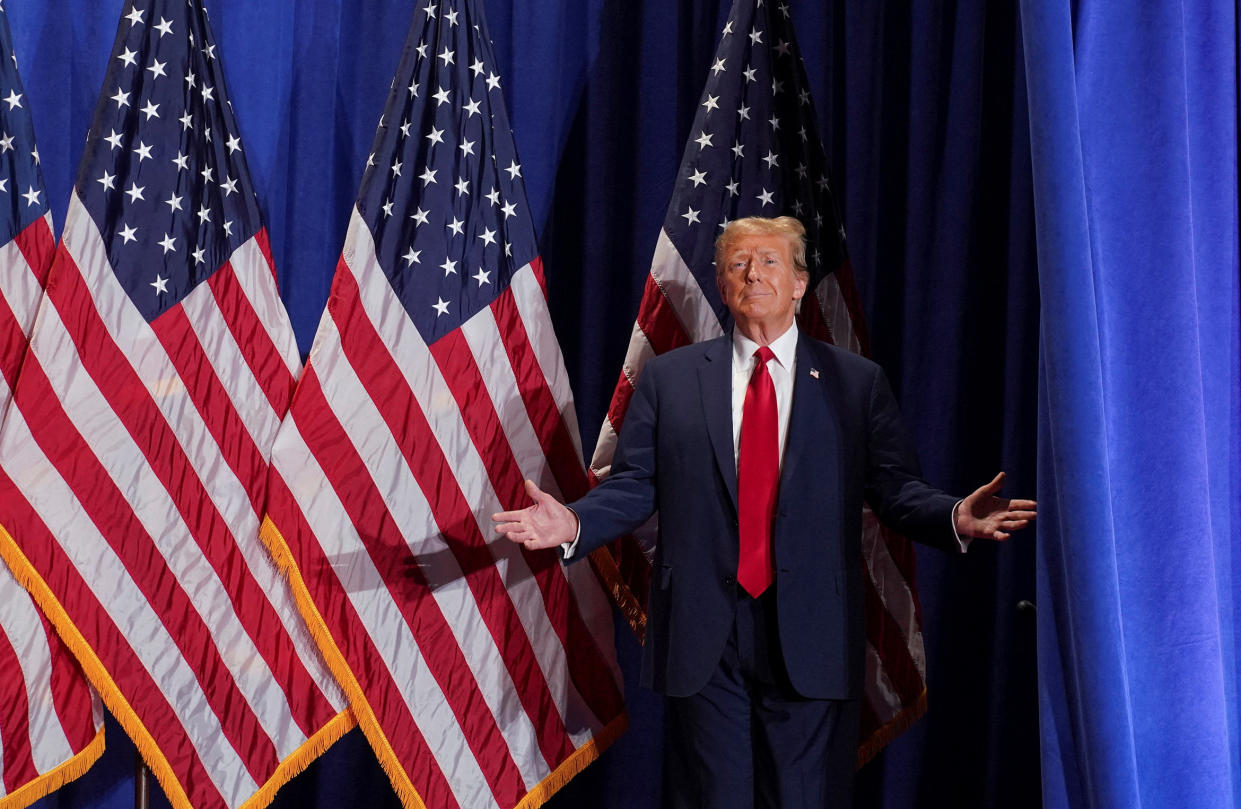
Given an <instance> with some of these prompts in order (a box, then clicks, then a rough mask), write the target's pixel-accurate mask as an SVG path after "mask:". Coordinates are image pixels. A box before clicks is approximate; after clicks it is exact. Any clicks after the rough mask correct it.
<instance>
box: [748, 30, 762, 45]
mask: <svg viewBox="0 0 1241 809" xmlns="http://www.w3.org/2000/svg"><path fill="white" fill-rule="evenodd" d="M762 41H763V32H762V31H760V30H758V28H751V29H750V44H751V45H758V44H761V43H762Z"/></svg>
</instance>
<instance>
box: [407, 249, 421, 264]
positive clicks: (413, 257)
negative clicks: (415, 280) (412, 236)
mask: <svg viewBox="0 0 1241 809" xmlns="http://www.w3.org/2000/svg"><path fill="white" fill-rule="evenodd" d="M421 255H422V251H421V250H415V249H414V248H412V247H411V248H409V252H408V253H406V254H405V256H404V258H405V266H406V267H412V266H414V265H415V264H421V263H422V260H421V258H420V256H421Z"/></svg>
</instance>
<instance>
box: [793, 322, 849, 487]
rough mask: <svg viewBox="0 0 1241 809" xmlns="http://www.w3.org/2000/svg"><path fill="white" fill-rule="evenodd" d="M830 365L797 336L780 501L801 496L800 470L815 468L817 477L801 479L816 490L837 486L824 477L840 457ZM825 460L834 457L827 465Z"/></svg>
mask: <svg viewBox="0 0 1241 809" xmlns="http://www.w3.org/2000/svg"><path fill="white" fill-rule="evenodd" d="M831 377H832V373H831V368H830V367H829V366H828V365H827V363H825V362H823V361H821V360H820V359H819V358H818V357H817V356H816V352H814V351H812V350H811V343H810V338H808V337H806V336H805V335H804V334H799V335H798V337H797V369H796V372H795V375H794V377H793V408H792V412H790V413H789V431H788V436H787V438H786V439H785V444H784V460H783V462H782V463H781V464H780V495H779V498H780V502H781V506H783V503H784V499H785V497H786V496H789V497H798V496H801V495H799V493H798V492H797V491H795V488H796V485H795V482H796V481H798V475H799V474H803V475H804V474H806V472H805V471H800V472H799V470H816V471H815V475H814V477H816V478H817V479H815V480H809V479H803V480H802V481H801V486H802V494H804V492H805V487H807V486H812V487H813V488H814V490H815V491H816V492H820V493H825V494H826V493H831V492H835V491H837V489H838V486H839V482H838V481H836V480H824V479H822V477H823V475H824V474H827V475H833V474H836V473H837V471H838V465H837V463H836V459H838V458H839V457H840V419H839V415H838V414H837V412H836V407H835V406H834V404H833V403H832V399H833V395H834V391H832V390H831ZM822 459H833V461H832V462H831V463H827V464H824V463H822Z"/></svg>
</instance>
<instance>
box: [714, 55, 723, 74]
mask: <svg viewBox="0 0 1241 809" xmlns="http://www.w3.org/2000/svg"><path fill="white" fill-rule="evenodd" d="M711 72H712V73H714V74H715V75H717V76H718V75H720V74H721V73H723V72H724V60H723V59H716V60H715V64H713V65H711Z"/></svg>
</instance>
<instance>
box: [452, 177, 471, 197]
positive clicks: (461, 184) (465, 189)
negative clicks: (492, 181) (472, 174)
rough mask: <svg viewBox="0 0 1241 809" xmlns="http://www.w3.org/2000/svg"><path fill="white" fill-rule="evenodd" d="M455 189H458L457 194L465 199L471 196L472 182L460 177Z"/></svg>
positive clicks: (454, 186)
mask: <svg viewBox="0 0 1241 809" xmlns="http://www.w3.org/2000/svg"><path fill="white" fill-rule="evenodd" d="M453 188H455V189H457V193H458V194H460V195H461V196H463V197H465V196H469V193H470V181H469V180H467V179H465V178H464V177H460V178H458V179H457V182H456V183H455V184H454V185H453Z"/></svg>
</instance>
